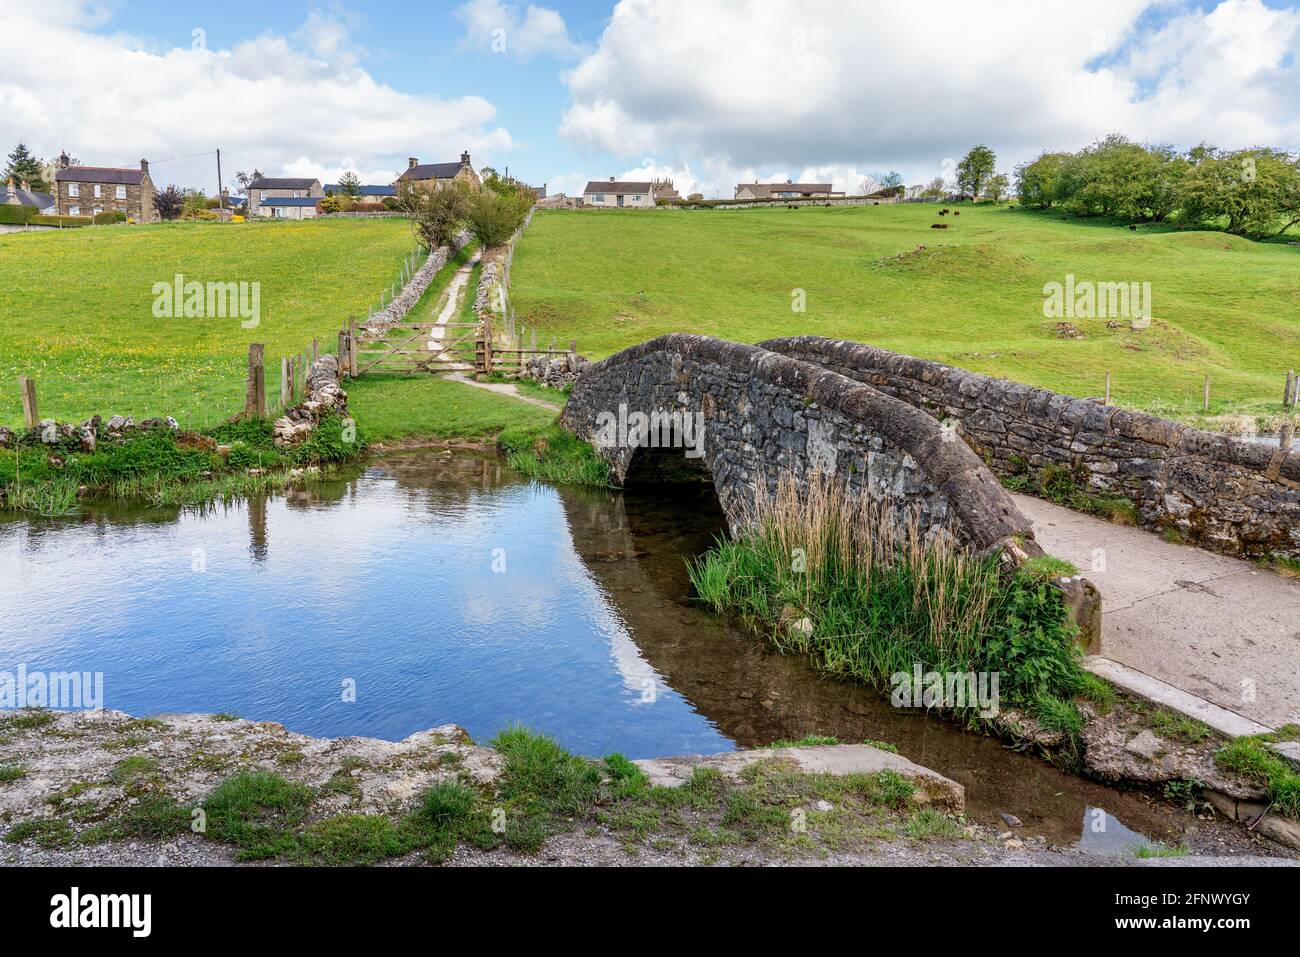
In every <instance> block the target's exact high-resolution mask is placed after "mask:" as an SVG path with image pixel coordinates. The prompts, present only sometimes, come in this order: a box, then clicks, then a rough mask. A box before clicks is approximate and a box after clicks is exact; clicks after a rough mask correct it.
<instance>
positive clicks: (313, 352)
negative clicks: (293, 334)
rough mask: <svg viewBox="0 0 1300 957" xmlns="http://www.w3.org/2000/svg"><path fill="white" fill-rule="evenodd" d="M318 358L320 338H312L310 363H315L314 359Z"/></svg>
mask: <svg viewBox="0 0 1300 957" xmlns="http://www.w3.org/2000/svg"><path fill="white" fill-rule="evenodd" d="M319 358H320V340H319V339H313V340H312V341H311V361H312V365H315V364H316V360H317V359H319Z"/></svg>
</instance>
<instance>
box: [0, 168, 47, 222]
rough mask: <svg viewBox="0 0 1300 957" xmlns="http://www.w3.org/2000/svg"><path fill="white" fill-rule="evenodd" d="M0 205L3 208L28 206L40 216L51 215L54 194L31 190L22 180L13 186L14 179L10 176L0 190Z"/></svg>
mask: <svg viewBox="0 0 1300 957" xmlns="http://www.w3.org/2000/svg"><path fill="white" fill-rule="evenodd" d="M0 204H2V205H5V206H30V207H32V208H33V209H35V210H36V211H37V212H38V213H41V214H47V213H53V212H54V194H53V193H42V192H39V191H36V190H33V189H32V188H31V187H30V185H29V184H28V182H27V180H23V181H22V182H21V183H19V184H18V185H16V186H15V185H14V178H13V177H12V176H10V177H9V181H8V182H7V183H6V184H5V186H4V188H3V189H0Z"/></svg>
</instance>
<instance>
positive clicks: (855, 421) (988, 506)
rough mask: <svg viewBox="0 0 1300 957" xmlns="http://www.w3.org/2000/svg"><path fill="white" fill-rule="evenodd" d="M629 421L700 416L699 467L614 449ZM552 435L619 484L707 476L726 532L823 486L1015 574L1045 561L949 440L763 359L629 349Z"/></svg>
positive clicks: (928, 422)
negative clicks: (906, 515) (937, 530)
mask: <svg viewBox="0 0 1300 957" xmlns="http://www.w3.org/2000/svg"><path fill="white" fill-rule="evenodd" d="M633 412H641V413H644V414H646V415H650V414H654V413H658V414H659V415H660V416H664V414H665V413H668V414H671V413H677V414H678V416H683V415H684V416H695V415H698V416H699V417H700V418H699V420H698V421H699V423H700V425H701V427H702V438H703V454H702V455H701V456H700V457H698V458H695V459H691V458H687V457H686V456H685V454H684V450H683V448H681V447H680V446H679V447H676V448H671V447H670V448H663V447H659V448H653V447H649V448H648V447H645V445H644V444H640V443H635V442H628V441H627V440H626V438H627V437H626V435H625V434H619V433H616V434H615V435H614V436H610V435H609V430H608V426H609V423H610V422H611V420H618V421H620V422H622V421H626V419H627V416H629V415H630V414H631V413H633ZM665 419H667V417H665ZM657 421H660V422H662V421H664V419H661V420H657ZM561 422H562V424H563V425H564V426H565V427H566V428H568V429H569V430H570V431H571V432H573V433H574V434H576V435H577V436H579V437H580V438H583V439H586V440H587V441H589V442H591V443H592V444H593V445H594V446H596V448H597V450H598V451H599V452H600V454H602V455H603V456H605V458H606V459H607V460H608V461H609V462H610V464H611V466H612V469H613V472H614V474H615V477H616V478H617V479H618V480H619V481H620V482H623V481H627V480H629V478H634V477H635V476H636V475H637V474H638V473H643V472H646V471H648V472H650V473H651V474H653V473H654V472H655V471H657V470H660V469H666V468H680V467H681V466H683V465H688V466H690V465H694V466H695V467H697V468H700V469H703V470H705V471H706V472H707V474H708V476H709V477H711V478H712V481H713V485H714V488H715V489H716V491H717V494H718V500H719V502H720V503H721V504H722V508H723V511H724V513H725V514H726V516H727V520H728V522H729V523H730V524H731V526H732V528H733V530H734V529H735V528H737V527H738V526H740V525H741V524H743V523H744V521H745V518H746V514H747V511H748V509H749V508H750V506H751V505H752V503H753V501H754V498H755V493H756V492H757V490H758V489H759V488H760V486H764V485H765V486H766V487H767V489H768V491H770V492H774V491H775V488H776V483H777V480H778V478H779V476H780V475H781V474H782V473H783V472H788V473H789V474H791V475H793V476H794V477H795V478H796V480H797V481H799V482H805V483H806V482H807V481H808V478H809V477H810V476H811V475H813V474H816V473H821V474H822V475H828V476H829V475H833V476H837V477H838V478H839V479H841V480H842V481H844V482H845V484H846V485H847V487H848V489H849V490H850V492H851V493H859V494H861V493H865V494H867V495H869V496H871V497H872V498H873V499H888V500H890V501H893V502H895V503H897V504H899V505H905V506H908V507H914V508H916V509H918V510H919V511H920V513H921V517H922V520H923V521H925V522H927V523H929V524H930V525H938V524H940V523H944V524H947V525H948V526H949V527H951V528H952V529H953V531H954V532H955V533H956V535H957V536H958V538H959V539H960V540H961V541H962V542H963V543H964V544H966V545H967V546H969V547H971V548H972V549H974V550H975V551H978V552H980V553H986V552H992V551H995V550H1001V551H1002V552H1003V553H1004V554H1006V555H1008V556H1009V557H1011V558H1012V559H1014V560H1017V561H1019V560H1023V559H1024V557H1026V556H1027V555H1035V554H1041V549H1039V548H1038V547H1037V545H1036V544H1035V543H1034V537H1033V528H1032V526H1031V525H1030V522H1029V520H1028V519H1026V518H1025V516H1024V515H1022V514H1021V512H1020V510H1019V509H1018V508H1017V507H1016V505H1015V503H1014V501H1013V500H1012V499H1011V496H1010V495H1008V494H1007V492H1006V491H1005V490H1004V489H1003V488H1002V486H1001V484H999V482H998V480H997V478H996V477H995V476H994V475H993V473H992V472H990V471H989V469H988V468H987V467H986V466H985V465H984V463H983V462H982V461H981V460H980V458H979V457H978V456H977V455H976V454H975V453H974V452H972V451H971V449H970V448H969V447H968V446H967V445H966V443H965V442H964V441H962V439H961V437H960V435H958V434H957V432H956V430H955V429H952V428H945V427H944V426H943V425H941V424H940V423H939V422H938V421H936V420H935V419H934V418H933V417H931V416H930V415H928V414H927V413H925V412H923V411H921V410H920V409H917V408H915V407H913V406H912V405H909V404H908V403H907V402H904V401H902V400H901V399H898V398H894V397H893V396H890V395H887V394H885V393H884V392H882V391H880V390H878V389H876V388H874V387H872V386H870V385H867V384H865V383H862V382H859V381H855V380H854V379H852V378H850V377H848V376H846V375H843V374H841V373H839V372H835V371H831V370H828V369H825V368H821V367H819V366H817V365H814V364H812V363H810V362H805V361H802V360H800V359H796V358H791V357H788V356H784V355H780V354H778V353H776V352H774V351H771V350H768V349H764V348H760V347H758V346H751V345H744V344H741V343H736V342H727V341H725V340H721V339H714V338H710V337H707V336H697V335H686V334H674V335H667V336H661V337H659V338H658V339H652V340H651V341H649V342H645V343H642V344H641V345H638V346H633V347H632V348H630V349H625V350H624V351H623V352H620V353H618V354H617V355H613V356H610V357H609V358H607V359H604V360H602V361H601V362H598V363H595V364H594V365H592V366H590V367H589V368H588V369H587V370H586V371H585V372H584V373H583V375H582V376H581V378H580V379H579V380H578V382H577V383H576V384H575V386H574V388H573V392H572V394H571V395H570V397H569V401H568V404H567V406H566V407H565V410H564V414H563V416H562V418H561ZM664 432H666V428H660V427H657V428H655V429H654V433H655V435H654V438H655V439H659V438H662V439H664V440H667V439H668V436H667V435H665V434H664ZM653 441H654V440H653V439H652V443H653ZM663 444H669V443H668V442H667V441H665V442H664V443H663Z"/></svg>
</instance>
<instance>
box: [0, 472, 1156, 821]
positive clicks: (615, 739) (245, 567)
mask: <svg viewBox="0 0 1300 957" xmlns="http://www.w3.org/2000/svg"><path fill="white" fill-rule="evenodd" d="M722 528H723V518H722V515H721V512H720V510H719V508H718V506H717V502H716V499H715V498H714V497H713V493H712V490H711V489H710V488H708V487H707V486H706V487H703V488H699V487H695V488H692V487H689V486H687V487H683V486H674V487H673V488H671V489H667V490H665V489H662V488H660V489H655V488H649V489H641V490H637V491H628V492H627V493H625V494H611V493H607V492H603V491H591V490H581V489H568V488H565V489H555V488H551V487H548V486H541V485H537V484H532V483H528V482H526V481H524V480H522V479H521V478H519V477H518V476H514V475H512V474H511V473H509V472H508V470H503V468H502V467H501V464H500V463H499V462H498V461H497V460H495V459H490V458H479V457H473V456H464V455H458V456H450V457H448V456H442V455H439V454H436V453H432V452H414V453H404V454H395V455H392V456H391V457H388V458H385V459H384V460H383V461H380V462H377V463H375V464H373V465H371V466H369V467H368V468H366V469H364V470H358V471H357V472H355V473H354V474H351V475H347V476H345V477H343V478H342V479H339V480H336V481H331V482H326V483H318V484H315V485H313V486H312V487H311V488H309V489H293V490H289V491H287V492H286V493H285V494H283V495H279V496H276V497H273V498H266V499H255V500H252V501H249V502H237V503H228V504H223V503H218V504H214V505H209V506H206V507H204V508H197V509H185V510H179V509H142V508H129V509H128V508H122V507H118V506H114V507H94V508H90V509H88V510H87V511H86V512H85V513H84V514H82V515H80V516H78V517H76V518H74V519H60V520H36V519H33V520H26V519H24V520H13V519H10V520H7V521H3V522H0V581H4V582H5V587H4V588H3V589H2V590H0V670H5V669H12V668H13V667H15V666H16V664H17V663H18V662H25V663H26V664H27V666H28V667H29V668H44V669H49V670H65V669H66V670H74V669H75V670H83V671H102V672H104V674H105V698H106V705H107V706H108V707H111V708H117V709H121V710H124V711H128V712H131V713H134V714H150V713H159V712H165V711H227V712H232V713H237V714H240V715H242V716H245V717H250V718H255V719H259V720H272V721H279V722H281V723H283V724H285V725H286V726H287V727H289V728H291V729H293V730H296V731H302V732H304V733H308V734H319V735H341V734H363V735H373V736H378V737H384V738H389V739H398V738H401V737H404V736H406V735H408V734H410V733H412V732H413V731H416V730H420V729H422V728H427V727H430V726H433V725H436V724H441V723H445V722H455V723H458V724H461V725H463V726H465V727H466V728H468V729H469V731H470V732H471V734H473V735H474V736H475V737H476V738H480V739H481V738H487V737H490V736H491V735H492V734H493V733H494V732H495V731H496V730H498V729H500V728H501V727H503V726H504V725H505V724H506V723H508V722H510V721H512V720H519V721H524V722H526V723H528V724H529V725H531V726H533V727H535V728H538V729H542V730H545V731H547V732H549V733H551V734H553V735H555V736H556V737H558V738H559V739H560V740H561V741H562V742H563V743H564V744H565V745H566V746H568V747H569V748H571V749H573V750H575V751H579V752H581V753H586V754H592V755H599V754H604V753H607V752H609V751H614V750H617V751H622V752H623V753H625V754H628V755H629V756H632V757H646V756H654V755H663V754H674V753H686V752H708V751H719V750H726V749H728V748H730V747H733V746H735V745H736V744H739V745H741V746H753V745H758V744H765V743H768V742H771V741H773V740H776V739H780V738H798V737H801V736H802V735H804V734H807V733H812V732H816V733H820V734H830V735H834V736H836V737H838V738H839V739H840V740H843V741H862V740H866V739H873V740H884V741H890V742H892V743H894V744H895V745H897V746H898V748H899V750H900V751H901V752H902V753H903V754H905V755H906V756H908V757H910V758H912V759H913V760H916V761H918V762H919V763H921V764H924V765H927V766H929V767H932V768H935V769H936V770H939V771H941V772H942V773H944V774H946V775H948V776H949V777H952V778H953V779H955V780H957V781H959V782H961V783H962V784H963V785H965V786H966V788H967V793H968V802H969V808H970V812H971V814H972V815H973V816H975V817H976V818H978V819H980V820H983V821H986V822H988V823H997V820H998V813H999V812H1002V811H1005V812H1009V813H1012V814H1015V815H1016V816H1017V817H1019V818H1021V820H1022V821H1024V824H1025V832H1026V833H1030V834H1041V835H1044V836H1046V837H1047V838H1048V839H1050V840H1052V841H1054V842H1057V843H1062V844H1072V843H1075V842H1078V841H1079V840H1080V839H1081V837H1082V838H1084V840H1085V845H1087V846H1092V845H1091V844H1088V841H1089V840H1091V841H1092V842H1093V844H1095V840H1096V839H1092V838H1089V837H1088V833H1087V829H1086V821H1087V817H1086V815H1087V811H1088V809H1089V808H1092V807H1099V808H1101V807H1104V808H1106V809H1108V810H1109V811H1110V812H1111V813H1113V814H1117V815H1119V816H1121V817H1122V818H1123V819H1124V820H1125V821H1126V822H1128V824H1129V826H1131V827H1136V828H1139V829H1141V831H1142V832H1143V833H1145V834H1147V835H1149V836H1151V837H1155V838H1161V839H1177V836H1178V832H1179V830H1180V828H1181V826H1182V822H1181V821H1180V820H1179V819H1178V818H1177V817H1176V816H1175V815H1172V814H1170V812H1168V811H1165V810H1159V811H1157V810H1154V809H1152V808H1151V807H1150V806H1149V805H1148V804H1146V803H1145V802H1143V801H1142V800H1139V799H1138V798H1136V797H1134V796H1132V795H1128V794H1124V793H1122V792H1119V791H1116V790H1114V789H1111V788H1106V787H1103V786H1101V785H1097V784H1092V783H1090V782H1086V781H1080V780H1079V779H1077V778H1074V777H1072V776H1070V775H1067V774H1063V773H1061V772H1059V771H1056V770H1055V769H1053V768H1051V767H1050V766H1047V765H1045V764H1043V763H1042V762H1041V761H1038V760H1035V759H1032V758H1028V757H1026V756H1024V755H1021V754H1018V753H1015V752H1012V751H1009V750H1007V749H1005V748H1003V747H1002V746H1001V745H1000V744H999V743H998V742H997V741H995V740H993V739H990V738H981V737H978V736H974V735H970V734H965V733H961V732H957V731H955V730H953V729H950V728H948V727H945V726H944V725H943V724H941V723H939V722H936V721H934V720H931V719H928V718H926V717H924V716H923V715H920V714H917V713H915V712H904V711H899V710H896V709H892V708H890V707H889V706H888V704H887V702H884V701H882V700H881V699H880V698H879V697H878V696H876V695H874V694H872V693H869V692H867V691H865V690H863V689H861V688H858V687H856V686H850V685H845V684H841V683H837V682H833V681H828V680H825V679H823V678H821V677H819V676H817V675H816V674H814V673H813V672H812V671H811V670H810V669H809V668H808V667H807V666H806V665H805V664H804V663H803V662H802V661H800V660H797V659H791V658H785V657H782V656H781V655H779V654H775V653H773V652H772V651H770V650H769V649H768V647H767V646H766V645H765V644H763V643H762V642H760V641H756V640H754V639H752V638H750V637H748V636H746V635H744V634H742V633H740V632H739V631H737V630H735V629H733V628H731V627H729V626H728V625H727V624H726V623H725V622H722V621H719V620H718V619H716V618H715V617H714V616H712V615H709V614H707V613H706V612H705V611H704V610H703V609H701V608H700V607H699V606H698V604H697V603H696V602H694V601H693V600H692V597H691V594H690V586H689V581H688V579H687V577H686V573H685V565H684V561H683V558H684V556H688V555H695V554H699V553H700V552H701V551H703V550H704V549H705V548H707V547H708V545H709V544H710V543H711V541H712V539H713V537H714V536H715V535H717V534H719V533H720V532H721V530H722ZM196 554H198V555H201V556H202V558H203V561H202V562H196V561H195V560H194V556H195V555H196ZM348 680H353V681H355V682H356V689H357V694H356V701H355V703H351V702H348V701H346V700H345V696H344V695H343V694H342V693H341V690H342V688H343V685H344V683H345V682H346V681H348ZM1081 820H1082V821H1085V827H1084V828H1083V829H1081V827H1080V821H1081ZM1111 820H1114V819H1113V818H1112V819H1111ZM1123 827H1124V826H1123V825H1120V824H1119V823H1118V821H1117V820H1115V821H1114V825H1113V827H1111V828H1108V829H1107V831H1106V833H1107V834H1109V835H1110V837H1114V836H1115V835H1116V834H1118V833H1120V832H1119V830H1118V828H1123ZM1124 830H1127V828H1124Z"/></svg>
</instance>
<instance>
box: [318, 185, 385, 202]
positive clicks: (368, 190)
mask: <svg viewBox="0 0 1300 957" xmlns="http://www.w3.org/2000/svg"><path fill="white" fill-rule="evenodd" d="M342 192H343V187H341V186H339V184H338V183H326V184H325V195H326V196H333V195H334V194H335V193H340V194H341V193H342ZM359 192H360V194H361V198H362V199H363V200H369V201H370V202H379V201H382V200H383V198H384V197H385V196H396V195H397V188H396V187H394V186H362V187H361V189H360V190H359Z"/></svg>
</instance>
